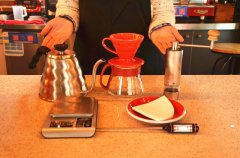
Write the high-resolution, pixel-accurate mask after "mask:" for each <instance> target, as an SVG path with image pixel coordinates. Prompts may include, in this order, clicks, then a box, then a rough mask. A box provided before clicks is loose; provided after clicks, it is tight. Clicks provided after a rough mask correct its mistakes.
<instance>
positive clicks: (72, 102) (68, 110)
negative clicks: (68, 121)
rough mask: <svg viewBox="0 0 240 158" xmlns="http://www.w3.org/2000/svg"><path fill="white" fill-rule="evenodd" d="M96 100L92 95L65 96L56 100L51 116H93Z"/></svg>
mask: <svg viewBox="0 0 240 158" xmlns="http://www.w3.org/2000/svg"><path fill="white" fill-rule="evenodd" d="M95 102H96V100H95V99H94V98H92V97H63V98H61V99H59V100H56V101H55V102H54V106H53V108H52V109H51V111H50V113H49V114H50V116H51V117H53V118H57V117H92V116H93V112H94V106H95Z"/></svg>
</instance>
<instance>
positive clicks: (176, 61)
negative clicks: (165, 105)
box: [164, 49, 183, 100]
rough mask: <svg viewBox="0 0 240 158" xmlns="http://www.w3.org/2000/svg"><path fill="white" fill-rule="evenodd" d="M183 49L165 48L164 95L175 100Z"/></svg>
mask: <svg viewBox="0 0 240 158" xmlns="http://www.w3.org/2000/svg"><path fill="white" fill-rule="evenodd" d="M182 56H183V50H181V49H178V50H170V49H168V50H167V53H166V65H165V76H164V95H165V96H166V97H168V98H170V99H174V100H177V99H178V95H179V88H180V78H181V71H182Z"/></svg>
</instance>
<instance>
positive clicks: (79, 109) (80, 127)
mask: <svg viewBox="0 0 240 158" xmlns="http://www.w3.org/2000/svg"><path fill="white" fill-rule="evenodd" d="M97 110H98V101H97V100H96V99H95V98H92V97H64V98H61V99H59V100H57V101H55V102H54V104H53V106H52V109H51V110H50V112H49V115H48V117H47V120H46V122H45V124H44V126H43V128H42V135H43V136H44V137H45V138H68V137H92V136H93V135H94V134H95V131H96V126H97Z"/></svg>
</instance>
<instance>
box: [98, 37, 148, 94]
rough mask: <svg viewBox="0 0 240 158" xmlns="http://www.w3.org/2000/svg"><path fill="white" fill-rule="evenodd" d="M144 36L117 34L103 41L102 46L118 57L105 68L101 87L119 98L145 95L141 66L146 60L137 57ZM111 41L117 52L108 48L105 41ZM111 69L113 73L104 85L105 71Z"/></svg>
mask: <svg viewBox="0 0 240 158" xmlns="http://www.w3.org/2000/svg"><path fill="white" fill-rule="evenodd" d="M143 39H144V37H143V35H140V34H136V33H116V34H112V35H110V37H109V38H104V39H103V40H102V45H103V47H104V48H105V49H107V50H108V51H110V52H112V53H114V54H116V55H118V57H115V58H112V59H110V60H109V61H108V63H107V64H106V65H105V66H104V67H103V69H102V72H101V76H100V85H101V86H102V87H103V88H104V89H105V90H107V92H108V93H109V94H112V95H117V96H134V95H140V94H142V93H143V91H144V89H143V83H142V79H141V75H140V72H141V66H142V65H143V64H144V60H142V59H140V58H137V57H135V54H136V52H137V49H138V48H139V46H140V44H141V42H142V41H143ZM106 40H110V41H111V42H112V44H113V46H114V48H115V50H116V51H114V50H112V49H110V48H109V47H107V46H106V44H105V41H106ZM108 67H110V68H111V73H110V76H109V78H108V81H107V84H106V85H105V84H104V83H103V75H104V72H105V70H106V69H107V68H108Z"/></svg>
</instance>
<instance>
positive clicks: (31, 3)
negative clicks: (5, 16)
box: [16, 0, 41, 14]
mask: <svg viewBox="0 0 240 158" xmlns="http://www.w3.org/2000/svg"><path fill="white" fill-rule="evenodd" d="M16 5H21V6H23V7H26V9H27V12H28V13H39V14H40V13H41V0H16Z"/></svg>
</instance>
